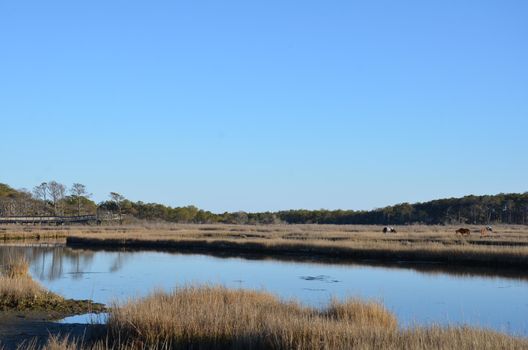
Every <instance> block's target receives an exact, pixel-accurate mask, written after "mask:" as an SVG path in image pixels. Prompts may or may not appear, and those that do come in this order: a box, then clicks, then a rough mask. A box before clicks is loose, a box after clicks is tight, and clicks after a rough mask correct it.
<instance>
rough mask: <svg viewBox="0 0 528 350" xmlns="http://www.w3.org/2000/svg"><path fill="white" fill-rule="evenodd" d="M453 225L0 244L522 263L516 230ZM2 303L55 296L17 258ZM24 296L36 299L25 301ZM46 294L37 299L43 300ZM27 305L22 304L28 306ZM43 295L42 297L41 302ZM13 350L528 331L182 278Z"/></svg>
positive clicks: (451, 341)
mask: <svg viewBox="0 0 528 350" xmlns="http://www.w3.org/2000/svg"><path fill="white" fill-rule="evenodd" d="M458 227H459V226H402V227H396V230H397V231H398V233H396V234H387V235H385V234H383V233H382V227H379V226H334V225H269V226H252V225H183V224H180V225H170V224H148V225H130V226H116V227H109V226H72V227H57V228H56V227H30V226H27V227H20V226H8V227H2V228H1V230H0V232H2V234H3V237H4V243H5V244H10V243H12V242H20V240H22V241H24V242H34V241H35V237H40V240H41V241H44V242H46V241H47V239H48V237H49V238H50V239H54V240H57V239H58V240H59V241H62V242H64V241H66V242H67V244H68V245H71V246H77V247H80V248H86V249H97V248H100V249H138V250H143V249H155V250H163V249H168V250H176V251H178V250H184V251H188V250H190V251H201V252H204V251H206V252H207V251H209V252H232V253H233V254H235V253H244V252H247V253H251V254H257V255H262V256H268V255H272V256H286V257H288V258H293V259H295V258H297V257H298V258H302V257H316V258H317V257H323V258H330V257H331V258H332V259H337V260H342V261H343V262H346V261H348V260H355V259H379V260H382V261H401V260H411V261H415V262H441V263H446V264H454V265H456V266H460V267H462V266H466V265H468V266H475V265H476V266H479V265H482V266H485V267H486V266H502V267H506V268H509V269H512V270H515V271H523V268H525V267H526V266H528V228H527V227H524V226H497V227H494V231H495V232H494V233H492V234H490V235H489V236H487V237H480V233H478V231H479V229H480V227H477V226H475V227H473V226H468V228H469V229H471V231H472V233H473V234H472V235H470V236H469V237H461V236H459V235H456V234H455V231H456V229H457V228H458ZM4 265H5V266H6V268H4V269H3V275H2V277H0V295H1V296H2V300H3V301H4V300H9V303H8V306H4V309H8V308H18V309H21V310H24V309H31V308H35V307H40V306H38V305H48V307H49V305H56V300H59V301H61V300H62V301H63V300H64V299H63V298H62V297H60V296H57V295H55V294H53V293H49V292H47V291H45V290H44V289H43V288H42V287H40V285H38V284H37V283H36V282H34V281H33V280H31V278H29V277H28V276H27V268H28V267H27V262H26V263H25V262H24V261H19V262H18V263H16V264H12V263H11V264H7V265H6V264H4ZM35 296H38V298H37V299H39V300H41V301H39V302H38V303H35V301H34V300H35ZM46 300H47V302H46ZM32 303H33V304H32ZM46 303H47V304H46ZM19 348H20V349H40V348H44V349H246V348H251V349H351V348H353V349H526V348H528V340H527V339H526V338H521V337H515V336H511V335H507V334H503V333H499V332H496V331H492V330H488V329H481V328H473V327H465V326H435V325H433V326H425V327H424V326H416V327H411V328H404V327H401V326H400V325H399V323H398V320H397V318H396V316H395V315H394V314H392V313H391V312H390V311H388V310H387V309H385V307H384V306H383V305H381V304H379V303H377V302H372V301H368V300H359V299H345V300H341V301H337V300H334V301H332V302H331V303H330V304H329V305H328V306H326V307H325V308H322V309H319V308H313V307H309V306H305V305H302V304H300V303H299V302H297V301H295V300H283V299H279V298H278V297H276V296H274V295H273V294H269V293H266V292H261V291H253V290H244V289H227V288H225V287H221V286H215V285H212V286H209V285H202V286H184V287H178V288H176V289H175V290H173V291H153V292H152V293H151V294H150V295H149V296H146V297H144V298H135V299H129V300H128V301H124V302H123V301H122V302H120V303H114V304H113V305H110V309H109V317H108V320H107V323H106V325H105V328H104V332H102V333H101V334H99V335H98V336H97V337H95V338H91V339H85V338H77V339H74V337H73V336H71V335H70V336H68V335H67V334H62V335H59V336H50V337H49V339H48V341H47V344H45V345H42V343H31V342H26V343H24V345H23V346H21V347H19Z"/></svg>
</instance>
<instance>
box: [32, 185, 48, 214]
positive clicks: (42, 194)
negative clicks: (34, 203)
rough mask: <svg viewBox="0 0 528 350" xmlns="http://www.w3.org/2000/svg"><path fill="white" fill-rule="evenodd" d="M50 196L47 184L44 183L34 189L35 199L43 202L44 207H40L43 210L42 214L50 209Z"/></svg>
mask: <svg viewBox="0 0 528 350" xmlns="http://www.w3.org/2000/svg"><path fill="white" fill-rule="evenodd" d="M48 194H49V189H48V183H47V182H43V183H41V184H40V185H38V186H35V187H33V197H34V198H35V199H37V200H39V201H41V202H42V205H41V206H40V207H41V209H42V210H41V213H42V212H44V213H46V212H47V210H46V209H47V207H48Z"/></svg>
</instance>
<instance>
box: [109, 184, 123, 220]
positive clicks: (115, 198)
mask: <svg viewBox="0 0 528 350" xmlns="http://www.w3.org/2000/svg"><path fill="white" fill-rule="evenodd" d="M110 200H111V201H112V202H114V203H115V204H116V206H117V212H118V215H119V224H120V225H122V224H123V213H122V207H123V202H124V201H125V197H124V196H122V195H120V194H119V193H117V192H110Z"/></svg>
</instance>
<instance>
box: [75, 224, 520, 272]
mask: <svg viewBox="0 0 528 350" xmlns="http://www.w3.org/2000/svg"><path fill="white" fill-rule="evenodd" d="M456 228H457V227H455V226H453V227H446V226H403V227H397V230H398V234H394V235H384V234H383V233H381V229H382V228H381V227H377V226H346V225H345V226H336V225H269V226H250V225H245V226H244V225H240V226H235V225H152V226H144V227H139V226H136V227H119V228H111V227H104V228H89V229H84V230H83V229H82V228H76V229H74V230H72V231H71V232H70V233H69V235H68V242H69V244H77V245H81V246H85V247H93V246H105V247H130V248H137V249H141V248H157V249H163V248H168V249H186V250H205V251H219V252H228V251H233V252H235V251H238V252H247V253H252V254H270V255H281V254H283V255H288V256H294V255H303V256H320V257H330V258H333V259H342V260H347V259H349V260H353V259H378V260H383V261H401V260H408V261H434V262H442V263H449V264H461V265H476V266H493V267H515V268H521V267H522V268H525V267H528V227H525V226H500V227H496V228H495V230H496V232H495V233H493V235H490V236H489V237H482V238H481V237H480V235H479V234H476V235H475V234H473V236H470V237H460V236H457V235H455V230H456ZM470 229H472V231H473V232H476V231H477V229H478V227H471V226H470Z"/></svg>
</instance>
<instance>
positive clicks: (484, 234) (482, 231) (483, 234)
mask: <svg viewBox="0 0 528 350" xmlns="http://www.w3.org/2000/svg"><path fill="white" fill-rule="evenodd" d="M490 232H493V229H492V228H491V226H486V227H484V228H481V229H480V237H487V236H489V233H490Z"/></svg>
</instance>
